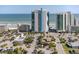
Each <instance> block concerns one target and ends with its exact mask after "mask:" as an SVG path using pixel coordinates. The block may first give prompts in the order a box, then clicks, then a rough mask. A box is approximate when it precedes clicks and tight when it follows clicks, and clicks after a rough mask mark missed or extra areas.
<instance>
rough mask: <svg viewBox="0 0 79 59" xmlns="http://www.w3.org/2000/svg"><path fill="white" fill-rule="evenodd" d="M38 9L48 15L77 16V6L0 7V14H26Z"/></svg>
mask: <svg viewBox="0 0 79 59" xmlns="http://www.w3.org/2000/svg"><path fill="white" fill-rule="evenodd" d="M40 8H43V9H44V10H47V11H49V12H50V13H57V12H64V11H70V12H71V13H73V14H79V5H0V14H26V13H31V12H32V11H33V10H36V9H37V10H38V9H40Z"/></svg>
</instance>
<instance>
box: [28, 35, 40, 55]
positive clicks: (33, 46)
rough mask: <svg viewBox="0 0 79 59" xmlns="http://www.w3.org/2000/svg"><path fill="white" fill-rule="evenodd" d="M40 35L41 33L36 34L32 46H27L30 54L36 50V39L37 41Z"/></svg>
mask: <svg viewBox="0 0 79 59" xmlns="http://www.w3.org/2000/svg"><path fill="white" fill-rule="evenodd" d="M38 36H40V35H34V37H35V38H34V40H33V42H32V44H31V47H30V48H27V51H28V54H32V52H33V51H34V49H35V47H36V41H37V38H38Z"/></svg>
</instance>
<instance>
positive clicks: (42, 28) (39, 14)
mask: <svg viewBox="0 0 79 59" xmlns="http://www.w3.org/2000/svg"><path fill="white" fill-rule="evenodd" d="M48 30H49V12H47V11H45V10H42V8H41V10H35V11H33V12H32V31H33V32H48Z"/></svg>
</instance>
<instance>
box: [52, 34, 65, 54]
mask: <svg viewBox="0 0 79 59" xmlns="http://www.w3.org/2000/svg"><path fill="white" fill-rule="evenodd" d="M52 35H53V36H54V38H55V39H56V42H55V43H56V49H57V51H58V54H65V52H64V49H63V46H62V44H61V43H60V40H59V38H58V37H57V34H52Z"/></svg>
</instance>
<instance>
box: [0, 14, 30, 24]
mask: <svg viewBox="0 0 79 59" xmlns="http://www.w3.org/2000/svg"><path fill="white" fill-rule="evenodd" d="M0 23H1V24H2V23H3V24H7V23H10V24H17V23H24V24H30V23H31V14H0Z"/></svg>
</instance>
